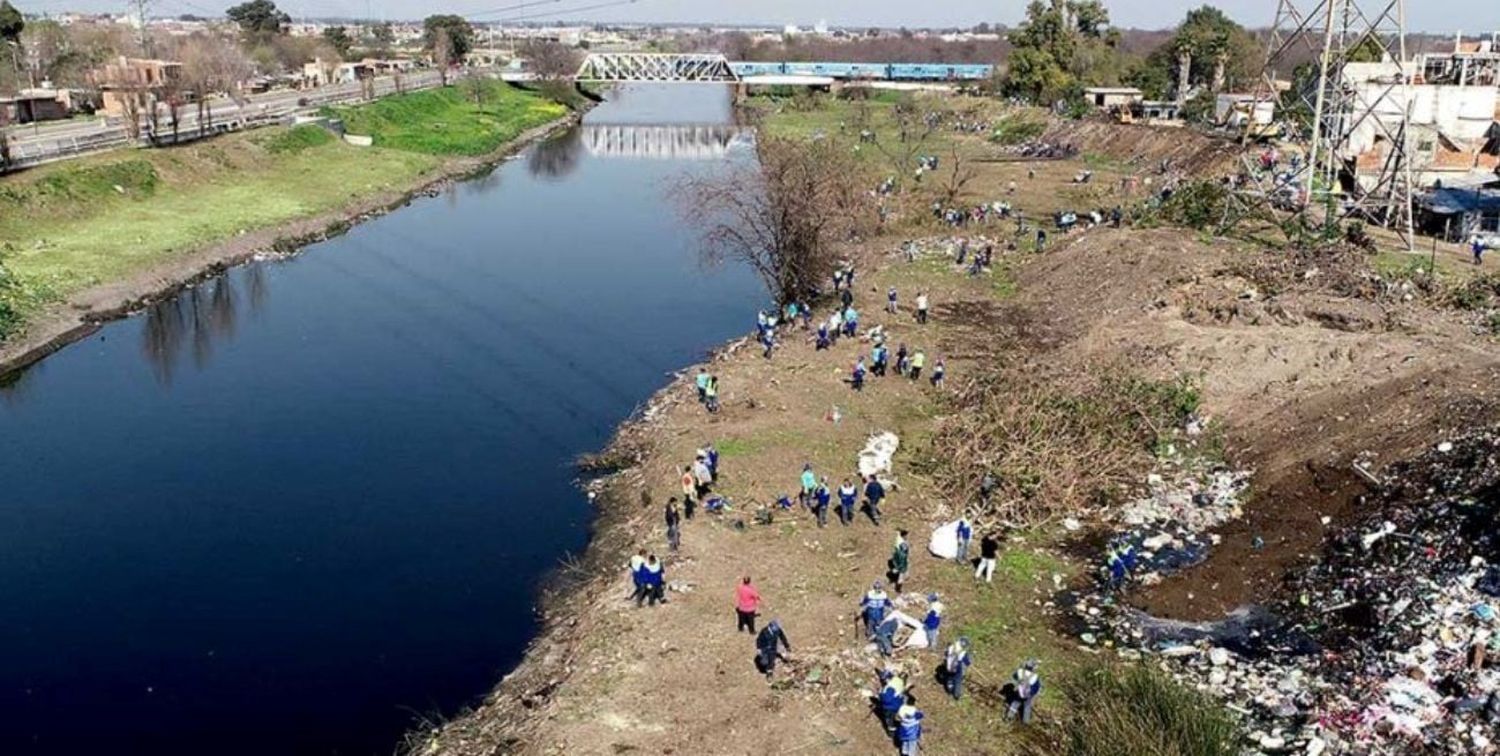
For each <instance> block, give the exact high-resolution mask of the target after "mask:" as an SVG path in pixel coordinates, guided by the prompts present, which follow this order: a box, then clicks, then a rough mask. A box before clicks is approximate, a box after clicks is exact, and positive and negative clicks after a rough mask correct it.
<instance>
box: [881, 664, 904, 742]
mask: <svg viewBox="0 0 1500 756" xmlns="http://www.w3.org/2000/svg"><path fill="white" fill-rule="evenodd" d="M876 703H877V705H879V707H880V723H881V725H883V726H884V727H885V731H886V732H887V733H890V734H892V735H894V734H895V732H896V712H898V711H900V710H901V707H902V706H905V705H906V680H904V679H902V677H901V675H899V674H897V673H896V672H893V671H886V670H882V671H881V672H880V695H879V697H878V698H877V699H876Z"/></svg>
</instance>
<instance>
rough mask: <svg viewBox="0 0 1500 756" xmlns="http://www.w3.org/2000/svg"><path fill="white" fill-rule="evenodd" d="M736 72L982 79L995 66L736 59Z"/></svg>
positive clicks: (856, 77) (887, 78) (851, 78)
mask: <svg viewBox="0 0 1500 756" xmlns="http://www.w3.org/2000/svg"><path fill="white" fill-rule="evenodd" d="M729 67H730V68H732V69H733V70H734V73H735V75H737V76H739V77H741V78H744V77H747V76H827V77H831V78H834V79H842V80H846V81H859V80H866V81H982V80H984V79H988V78H990V76H991V75H992V74H993V73H994V72H995V67H994V66H988V65H975V64H968V63H958V64H955V63H803V62H787V63H760V62H747V61H740V62H733V63H730V64H729Z"/></svg>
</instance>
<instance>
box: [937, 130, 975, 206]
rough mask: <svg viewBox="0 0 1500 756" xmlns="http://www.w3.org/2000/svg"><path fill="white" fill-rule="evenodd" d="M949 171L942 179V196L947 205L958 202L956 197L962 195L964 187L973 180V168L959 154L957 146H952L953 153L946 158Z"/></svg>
mask: <svg viewBox="0 0 1500 756" xmlns="http://www.w3.org/2000/svg"><path fill="white" fill-rule="evenodd" d="M948 165H949V170H948V172H947V173H946V174H944V177H943V183H942V189H943V196H944V197H945V198H946V199H947V201H948V204H949V205H953V204H955V203H957V202H958V195H960V194H962V193H963V191H964V187H965V186H967V185H968V183H969V182H970V181H973V180H974V166H973V165H972V164H970V162H969V161H968V160H965V159H964V157H963V156H962V155H961V154H959V151H958V146H957V145H954V147H953V153H952V155H950V156H949V158H948Z"/></svg>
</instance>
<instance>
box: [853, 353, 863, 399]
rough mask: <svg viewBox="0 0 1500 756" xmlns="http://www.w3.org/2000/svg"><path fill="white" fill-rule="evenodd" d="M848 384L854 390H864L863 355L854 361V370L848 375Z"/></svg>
mask: <svg viewBox="0 0 1500 756" xmlns="http://www.w3.org/2000/svg"><path fill="white" fill-rule="evenodd" d="M849 385H850V386H852V387H854V390H855V391H864V390H865V358H864V356H863V355H861V356H860V358H859V359H858V360H857V361H855V363H854V371H853V373H851V374H850V376H849Z"/></svg>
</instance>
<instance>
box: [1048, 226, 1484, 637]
mask: <svg viewBox="0 0 1500 756" xmlns="http://www.w3.org/2000/svg"><path fill="white" fill-rule="evenodd" d="M1267 255H1275V256H1277V259H1276V260H1275V261H1272V262H1267V261H1266V260H1265V259H1263V256H1267ZM1288 261H1289V262H1288ZM1350 265H1351V263H1350V262H1349V261H1348V260H1345V259H1343V258H1334V259H1320V258H1317V257H1306V256H1304V257H1298V256H1291V255H1288V254H1287V253H1283V252H1267V251H1259V250H1245V249H1239V248H1236V246H1235V245H1233V244H1231V243H1228V242H1223V241H1217V240H1216V241H1214V242H1213V243H1204V242H1202V241H1200V240H1198V239H1197V238H1195V237H1194V236H1192V235H1191V234H1189V233H1185V232H1180V231H1172V230H1159V231H1114V230H1106V229H1095V230H1092V231H1087V232H1084V234H1083V235H1082V236H1081V237H1078V238H1076V239H1074V240H1072V242H1071V243H1067V244H1064V245H1060V246H1059V247H1058V248H1057V249H1056V250H1055V251H1053V252H1050V253H1048V255H1047V256H1046V257H1044V258H1043V260H1041V261H1038V262H1037V263H1036V264H1034V265H1030V266H1028V267H1027V268H1026V270H1025V273H1024V274H1023V277H1022V279H1021V281H1020V285H1019V290H1020V291H1021V292H1022V296H1021V298H1020V304H1021V305H1022V306H1024V307H1027V308H1028V309H1029V310H1030V311H1031V312H1033V313H1037V314H1041V313H1045V317H1037V318H1034V319H1033V322H1034V323H1035V324H1036V325H1035V328H1036V330H1037V333H1034V334H1033V336H1034V337H1035V338H1033V339H1032V342H1033V343H1044V344H1046V345H1047V355H1048V357H1047V358H1048V359H1051V360H1054V361H1056V362H1057V363H1058V364H1059V366H1060V367H1062V366H1071V365H1087V364H1091V363H1108V362H1110V361H1114V360H1118V359H1120V358H1121V357H1122V356H1124V357H1125V358H1127V359H1129V360H1130V361H1131V362H1132V363H1133V364H1134V365H1135V366H1137V367H1138V369H1141V370H1144V371H1146V372H1148V373H1154V374H1157V375H1159V376H1160V377H1163V378H1166V377H1172V376H1178V375H1183V374H1188V375H1192V376H1196V378H1197V380H1198V381H1199V383H1200V384H1201V387H1202V391H1203V403H1204V407H1205V408H1206V410H1207V411H1208V413H1209V414H1210V415H1211V416H1213V419H1214V420H1215V422H1216V423H1217V424H1218V425H1219V426H1220V427H1221V428H1222V429H1223V430H1224V432H1225V447H1226V452H1227V454H1228V456H1229V458H1230V460H1231V461H1232V462H1233V463H1234V464H1235V465H1237V466H1246V467H1249V468H1252V469H1253V470H1254V471H1255V473H1256V475H1255V477H1254V479H1253V480H1252V483H1251V489H1252V496H1251V501H1250V504H1249V505H1248V506H1247V507H1246V514H1245V517H1244V518H1242V519H1240V520H1237V521H1234V522H1232V523H1230V524H1229V525H1227V526H1226V527H1225V528H1224V529H1222V530H1221V531H1220V533H1219V535H1220V536H1221V538H1222V540H1221V543H1220V544H1219V546H1217V547H1216V548H1215V550H1214V553H1213V555H1212V556H1211V557H1210V559H1209V561H1208V562H1207V563H1206V564H1204V565H1203V566H1201V567H1199V568H1195V569H1192V570H1188V571H1186V572H1184V573H1180V574H1178V575H1175V576H1173V577H1170V578H1168V579H1166V580H1164V581H1163V582H1162V583H1161V584H1159V585H1157V586H1155V587H1152V588H1149V589H1147V590H1143V591H1140V592H1138V593H1137V594H1136V595H1135V597H1134V599H1135V601H1136V602H1137V604H1138V605H1139V606H1141V607H1142V608H1144V609H1146V610H1148V611H1151V612H1153V613H1157V614H1162V615H1166V616H1171V617H1175V618H1181V619H1195V620H1196V619H1206V618H1217V617H1220V616H1222V615H1223V613H1224V612H1226V611H1228V610H1230V609H1233V608H1234V607H1237V606H1240V605H1243V604H1247V603H1256V602H1258V601H1262V600H1264V599H1265V598H1267V597H1268V596H1269V595H1270V594H1272V593H1273V592H1275V591H1276V590H1278V589H1279V586H1280V584H1281V582H1282V577H1283V576H1284V575H1285V574H1286V573H1287V572H1288V571H1289V570H1292V569H1295V568H1296V567H1297V566H1299V565H1301V564H1305V563H1306V562H1307V560H1309V559H1311V558H1312V557H1313V556H1314V555H1315V554H1316V553H1317V551H1318V549H1319V546H1320V544H1321V541H1322V539H1323V536H1324V534H1325V532H1327V531H1326V528H1329V527H1337V526H1338V525H1339V524H1340V523H1341V522H1343V521H1345V520H1346V518H1347V517H1348V516H1350V515H1351V514H1352V511H1353V507H1354V502H1355V501H1356V498H1357V497H1358V496H1359V495H1360V494H1362V493H1365V488H1364V484H1363V481H1362V477H1361V475H1360V474H1359V473H1358V472H1357V471H1356V469H1355V467H1354V465H1355V463H1356V462H1359V463H1360V464H1361V466H1362V467H1363V468H1364V469H1366V470H1371V471H1377V472H1378V471H1379V470H1380V469H1382V468H1383V467H1385V466H1387V465H1390V464H1393V463H1396V462H1398V461H1401V460H1403V459H1406V458H1408V457H1410V456H1412V455H1414V454H1417V453H1419V452H1420V451H1421V450H1423V449H1425V448H1427V447H1428V446H1429V445H1430V444H1432V443H1434V442H1435V441H1434V440H1435V439H1439V438H1442V437H1444V435H1445V434H1450V433H1452V432H1454V431H1455V430H1457V429H1461V428H1462V427H1465V426H1466V425H1469V424H1472V423H1476V422H1485V421H1488V420H1493V419H1494V418H1495V417H1497V416H1500V415H1497V412H1496V409H1495V408H1496V407H1497V406H1500V401H1497V399H1500V397H1497V394H1496V388H1495V387H1496V386H1497V381H1496V379H1497V378H1500V350H1497V349H1496V348H1495V347H1494V344H1493V343H1492V342H1491V341H1490V340H1489V339H1487V338H1484V337H1478V336H1475V335H1474V334H1473V333H1472V332H1471V331H1470V330H1469V329H1468V328H1466V327H1465V326H1464V324H1463V323H1462V321H1461V320H1460V319H1459V318H1457V317H1453V316H1451V315H1450V314H1448V313H1445V312H1443V311H1440V310H1435V309H1431V308H1429V307H1427V306H1425V305H1423V304H1422V303H1420V302H1411V301H1406V299H1405V298H1404V297H1402V296H1399V295H1394V294H1393V293H1392V292H1393V290H1392V289H1391V288H1390V287H1387V286H1382V285H1380V283H1379V282H1378V281H1375V282H1371V281H1367V280H1365V279H1363V278H1361V277H1360V276H1357V275H1354V274H1352V273H1341V274H1338V275H1335V274H1334V271H1335V269H1338V270H1345V269H1346V268H1348V267H1349V266H1350ZM1268 266H1269V267H1272V268H1276V269H1278V270H1279V269H1280V268H1283V267H1287V266H1291V267H1294V268H1297V269H1296V270H1289V271H1283V272H1285V275H1281V276H1279V278H1278V277H1276V276H1272V275H1270V274H1268V273H1267V272H1266V271H1267V267H1268ZM1299 266H1300V267H1299ZM1366 267H1367V266H1366ZM1308 271H1314V273H1313V274H1311V275H1309V274H1308ZM1278 275H1279V274H1278ZM1276 281H1282V282H1286V283H1285V284H1284V285H1276V286H1273V285H1271V284H1272V283H1275V282H1276ZM1351 281H1359V282H1360V283H1359V285H1351V283H1350V282H1351ZM1292 282H1295V283H1292ZM1324 518H1329V519H1328V522H1327V524H1325V522H1324Z"/></svg>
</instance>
